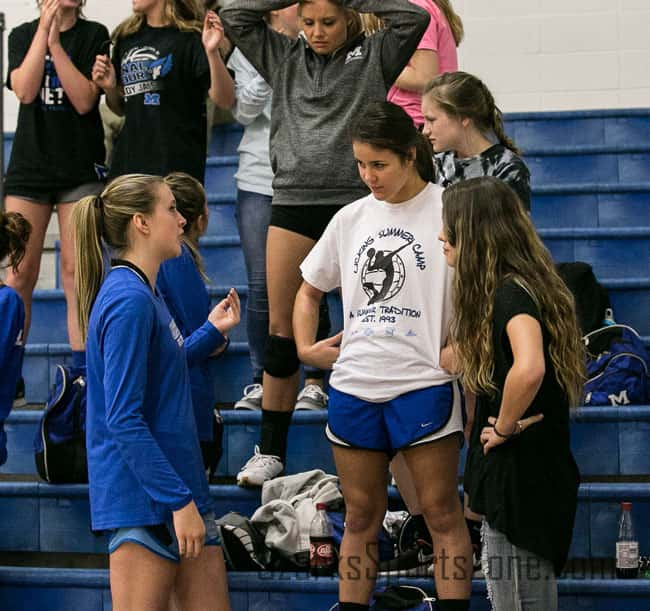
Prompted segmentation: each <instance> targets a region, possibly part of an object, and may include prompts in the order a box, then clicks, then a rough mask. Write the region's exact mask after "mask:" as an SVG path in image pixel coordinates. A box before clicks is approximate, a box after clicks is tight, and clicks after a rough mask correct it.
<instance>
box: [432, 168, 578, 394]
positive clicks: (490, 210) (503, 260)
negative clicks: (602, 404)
mask: <svg viewBox="0 0 650 611" xmlns="http://www.w3.org/2000/svg"><path fill="white" fill-rule="evenodd" d="M442 201H443V221H444V226H445V231H446V236H447V241H448V242H449V244H450V245H451V246H454V247H455V248H456V266H455V274H454V296H453V301H454V316H453V319H452V323H451V337H452V341H453V342H456V344H457V354H458V360H459V364H460V369H461V371H462V374H461V375H462V379H463V384H464V385H465V386H466V388H467V389H468V390H470V391H471V392H474V393H485V394H489V395H491V396H494V395H495V394H496V390H497V387H496V385H495V383H494V379H493V376H494V352H493V345H492V342H493V339H492V332H493V324H494V299H495V293H496V291H497V289H498V288H499V287H500V286H501V284H502V283H503V282H504V281H505V280H512V281H514V282H516V283H517V284H518V285H519V286H521V287H522V288H523V289H524V290H525V291H526V292H527V293H528V295H530V297H531V299H532V300H533V302H534V303H535V305H536V307H537V310H538V312H539V315H540V320H541V324H542V327H543V329H544V331H545V332H546V333H547V334H548V353H549V356H550V359H551V362H552V364H553V369H554V371H555V376H556V379H557V381H558V383H559V385H560V386H561V388H562V389H563V390H564V392H565V393H566V395H567V397H568V400H569V403H570V405H577V403H578V401H579V400H580V398H581V392H582V384H583V382H584V379H585V373H584V371H585V370H584V367H585V365H584V363H585V359H584V347H583V344H582V341H581V336H580V329H579V327H578V322H577V317H576V311H575V304H574V300H573V296H572V295H571V293H570V292H569V290H568V289H567V287H566V285H565V284H564V282H563V281H562V279H561V278H560V276H559V275H558V273H557V271H556V269H555V265H554V264H553V261H552V259H551V255H550V253H549V252H548V250H547V249H546V248H545V246H544V244H543V243H542V241H541V239H540V238H539V236H538V235H537V233H536V231H535V228H534V227H533V224H532V222H531V220H530V217H529V216H528V214H527V213H526V211H525V210H524V208H523V206H522V205H521V203H520V201H519V198H518V197H517V195H516V194H515V192H514V191H513V190H512V189H511V188H510V187H508V186H507V185H506V184H505V183H504V182H503V181H501V180H499V179H497V178H494V177H487V176H486V177H481V178H472V179H470V180H466V181H462V182H459V183H456V184H454V185H452V186H451V187H448V188H447V189H446V190H445V191H444V193H443V195H442Z"/></svg>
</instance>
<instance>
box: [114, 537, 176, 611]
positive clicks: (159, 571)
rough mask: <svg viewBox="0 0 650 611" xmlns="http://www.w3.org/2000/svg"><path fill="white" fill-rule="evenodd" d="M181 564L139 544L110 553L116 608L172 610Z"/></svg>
mask: <svg viewBox="0 0 650 611" xmlns="http://www.w3.org/2000/svg"><path fill="white" fill-rule="evenodd" d="M176 571H177V566H176V565H175V564H174V563H173V562H171V561H170V560H165V559H164V558H161V557H160V556H157V555H156V554H154V553H153V552H150V551H149V550H148V549H145V548H144V547H142V546H141V545H138V544H137V543H124V544H123V545H120V547H118V548H117V550H115V551H114V552H113V553H112V554H111V555H110V582H111V596H112V599H113V611H144V610H145V609H146V611H168V609H169V601H170V597H171V592H172V587H173V585H174V577H175V575H176Z"/></svg>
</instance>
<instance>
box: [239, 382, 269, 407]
mask: <svg viewBox="0 0 650 611" xmlns="http://www.w3.org/2000/svg"><path fill="white" fill-rule="evenodd" d="M235 409H250V410H258V409H262V385H261V384H249V385H248V386H246V388H244V396H243V397H242V398H241V399H240V400H239V401H237V403H235Z"/></svg>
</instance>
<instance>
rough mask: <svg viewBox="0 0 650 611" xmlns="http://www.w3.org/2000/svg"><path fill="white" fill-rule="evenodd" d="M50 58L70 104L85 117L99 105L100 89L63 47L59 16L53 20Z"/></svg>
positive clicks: (49, 41) (49, 39)
mask: <svg viewBox="0 0 650 611" xmlns="http://www.w3.org/2000/svg"><path fill="white" fill-rule="evenodd" d="M48 47H49V49H50V56H51V57H52V61H53V62H54V66H55V67H56V73H57V76H58V77H59V80H60V81H61V85H62V86H63V91H65V93H66V95H67V96H68V99H69V100H70V103H71V104H72V106H73V107H74V109H75V110H76V111H77V112H78V113H79V114H80V115H85V114H86V113H88V112H90V111H91V110H92V109H93V108H94V107H95V105H96V104H97V98H98V97H99V87H98V86H97V85H95V83H93V82H92V81H89V80H88V79H87V78H86V77H85V76H84V75H83V74H82V73H81V72H79V70H78V69H77V67H76V66H75V65H74V64H73V63H72V60H71V59H70V57H68V54H67V53H66V52H65V50H64V48H63V47H62V46H61V39H60V18H59V16H58V14H57V15H56V16H55V17H54V19H53V20H52V25H51V27H50V33H49V37H48Z"/></svg>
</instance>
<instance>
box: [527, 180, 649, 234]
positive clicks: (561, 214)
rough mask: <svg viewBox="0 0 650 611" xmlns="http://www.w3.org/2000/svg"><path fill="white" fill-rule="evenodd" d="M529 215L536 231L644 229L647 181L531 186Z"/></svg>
mask: <svg viewBox="0 0 650 611" xmlns="http://www.w3.org/2000/svg"><path fill="white" fill-rule="evenodd" d="M577 178H579V177H577ZM648 178H650V169H649V170H648V173H647V175H646V177H645V180H646V181H647V179H648ZM531 216H532V219H533V222H534V223H535V226H536V227H537V228H538V229H546V228H555V227H639V226H644V225H645V226H647V225H649V224H650V182H635V183H632V182H625V183H606V184H594V183H571V184H557V183H546V184H544V185H539V186H533V188H532V204H531Z"/></svg>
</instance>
